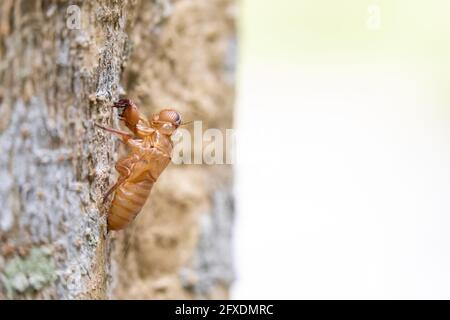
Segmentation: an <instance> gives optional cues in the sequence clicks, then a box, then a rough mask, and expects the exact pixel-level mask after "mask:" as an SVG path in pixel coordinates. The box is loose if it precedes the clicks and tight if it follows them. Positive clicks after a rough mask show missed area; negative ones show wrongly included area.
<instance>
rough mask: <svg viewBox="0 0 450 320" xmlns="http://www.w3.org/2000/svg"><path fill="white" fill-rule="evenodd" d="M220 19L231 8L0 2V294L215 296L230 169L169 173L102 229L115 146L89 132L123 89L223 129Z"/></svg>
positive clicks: (225, 237)
mask: <svg viewBox="0 0 450 320" xmlns="http://www.w3.org/2000/svg"><path fill="white" fill-rule="evenodd" d="M69 5H77V6H79V8H81V11H80V17H81V28H79V29H70V28H68V25H67V19H68V18H70V17H68V15H69V16H70V13H69V14H68V12H67V8H68V6H69ZM233 22H234V7H233V2H232V1H231V0H179V1H169V0H160V1H156V0H155V1H145V0H142V1H119V0H117V1H114V0H102V1H70V2H69V1H44V0H41V1H39V0H35V1H28V0H21V1H20V0H3V1H2V2H1V3H0V203H1V204H2V209H0V246H1V247H0V249H1V251H0V299H2V298H97V299H102V298H108V297H113V298H224V297H226V296H227V288H228V286H229V284H230V282H231V281H232V277H233V272H232V266H231V249H230V248H231V244H230V242H231V222H232V213H233V205H232V203H233V201H232V196H231V185H232V171H231V168H230V167H228V166H216V167H214V166H206V165H178V166H177V165H174V164H171V165H170V166H169V168H168V169H167V171H166V172H164V173H163V175H162V176H161V177H160V179H159V181H158V183H157V184H156V187H155V189H154V190H153V191H152V195H151V197H150V200H149V201H147V204H146V206H145V207H144V210H143V212H142V213H141V214H140V215H139V216H138V219H137V220H136V221H135V223H134V224H133V225H132V226H131V227H130V228H129V229H128V230H126V231H124V232H117V233H109V234H108V233H107V232H106V219H105V218H106V214H105V213H106V211H107V207H105V206H103V205H102V203H101V202H102V196H103V194H104V193H105V191H106V190H107V189H108V187H109V186H110V185H111V184H112V183H113V182H114V179H115V178H116V174H115V170H114V162H115V161H116V160H117V159H118V157H119V156H120V153H121V152H125V151H124V150H121V148H120V147H119V143H118V142H117V140H116V139H115V138H113V137H111V135H109V134H107V133H105V132H102V131H100V130H98V129H97V128H96V127H94V123H95V122H98V123H102V124H104V125H108V126H115V127H117V126H118V121H117V113H116V111H112V110H111V108H110V107H109V106H110V105H111V102H112V101H114V100H116V99H117V98H118V97H119V95H123V94H126V96H127V97H130V98H132V99H134V100H135V102H136V103H137V104H138V105H139V106H140V107H141V108H142V109H143V110H144V111H145V112H146V113H148V114H151V113H152V112H155V111H157V110H159V109H161V108H163V107H172V108H174V109H177V110H178V111H180V112H181V113H182V114H183V116H184V119H188V120H202V121H203V127H204V129H205V128H208V127H217V128H221V129H225V128H230V127H231V125H232V102H233V80H234V79H233V77H234V75H233V71H234V48H235V38H234V36H235V35H234V26H233Z"/></svg>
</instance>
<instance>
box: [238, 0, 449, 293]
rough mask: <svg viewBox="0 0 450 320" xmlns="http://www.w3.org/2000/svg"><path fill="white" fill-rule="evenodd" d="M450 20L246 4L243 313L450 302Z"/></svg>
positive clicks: (318, 2) (241, 128)
mask: <svg viewBox="0 0 450 320" xmlns="http://www.w3.org/2000/svg"><path fill="white" fill-rule="evenodd" d="M449 14H450V2H448V1H445V0H432V1H427V2H425V1H407V0H379V1H375V0H372V1H366V0H340V1H332V0H315V1H307V0H280V1H261V0H243V1H242V2H241V12H240V25H239V31H240V43H239V45H240V47H239V51H240V57H239V78H238V79H239V80H238V82H239V83H238V103H237V112H236V128H237V165H236V173H237V178H236V190H235V192H236V195H237V222H236V223H237V229H236V232H235V240H234V245H235V252H236V254H235V261H236V270H237V281H236V283H235V285H234V287H233V290H232V298H236V299H241V298H242V299H264V298H265V299H268V298H273V299H278V298H287V299H289V298H298V299H310V298H311V299H312V298H318V299H328V298H336V299H346V298H356V299H358V298H359V299H363V298H375V299H381V298H383V299H392V298H394V299H395V298H402V299H404V298H406V299H408V298H425V299H429V298H437V299H440V298H446V299H449V298H450V272H449V270H450V215H449V213H450V117H449V116H450V108H449V102H450V95H449V91H448V89H449V79H450V68H449V67H450V65H449V61H450V42H449V41H448V39H449V37H450V19H449Z"/></svg>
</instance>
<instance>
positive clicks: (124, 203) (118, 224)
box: [108, 177, 155, 230]
mask: <svg viewBox="0 0 450 320" xmlns="http://www.w3.org/2000/svg"><path fill="white" fill-rule="evenodd" d="M154 183H155V182H154V181H153V180H152V179H151V177H148V178H147V179H145V180H142V181H139V182H128V181H127V182H124V184H122V185H121V186H120V187H119V188H117V190H116V192H115V194H114V199H113V201H112V204H111V209H110V211H109V215H108V229H109V230H120V229H123V228H125V227H126V226H127V225H128V224H129V223H130V222H131V221H133V219H134V218H135V217H136V216H137V214H138V213H139V212H140V211H141V209H142V207H143V206H144V203H145V201H146V200H147V198H148V196H149V194H150V191H151V190H152V187H153V184H154Z"/></svg>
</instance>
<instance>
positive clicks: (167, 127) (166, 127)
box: [162, 123, 172, 130]
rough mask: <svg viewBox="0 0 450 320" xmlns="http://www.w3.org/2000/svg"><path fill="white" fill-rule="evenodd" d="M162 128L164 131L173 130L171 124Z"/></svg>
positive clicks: (166, 124) (165, 124)
mask: <svg viewBox="0 0 450 320" xmlns="http://www.w3.org/2000/svg"><path fill="white" fill-rule="evenodd" d="M162 127H163V129H164V130H172V125H171V124H170V123H164V124H163V126H162Z"/></svg>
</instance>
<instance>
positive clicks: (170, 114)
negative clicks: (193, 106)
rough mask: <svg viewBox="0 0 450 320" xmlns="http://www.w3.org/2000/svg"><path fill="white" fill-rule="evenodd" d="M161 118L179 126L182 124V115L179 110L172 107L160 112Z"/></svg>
mask: <svg viewBox="0 0 450 320" xmlns="http://www.w3.org/2000/svg"><path fill="white" fill-rule="evenodd" d="M159 120H160V121H167V122H170V123H172V124H174V125H176V126H179V125H180V124H181V116H180V114H179V113H178V112H176V111H175V110H171V109H164V110H162V111H161V112H160V113H159Z"/></svg>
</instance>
